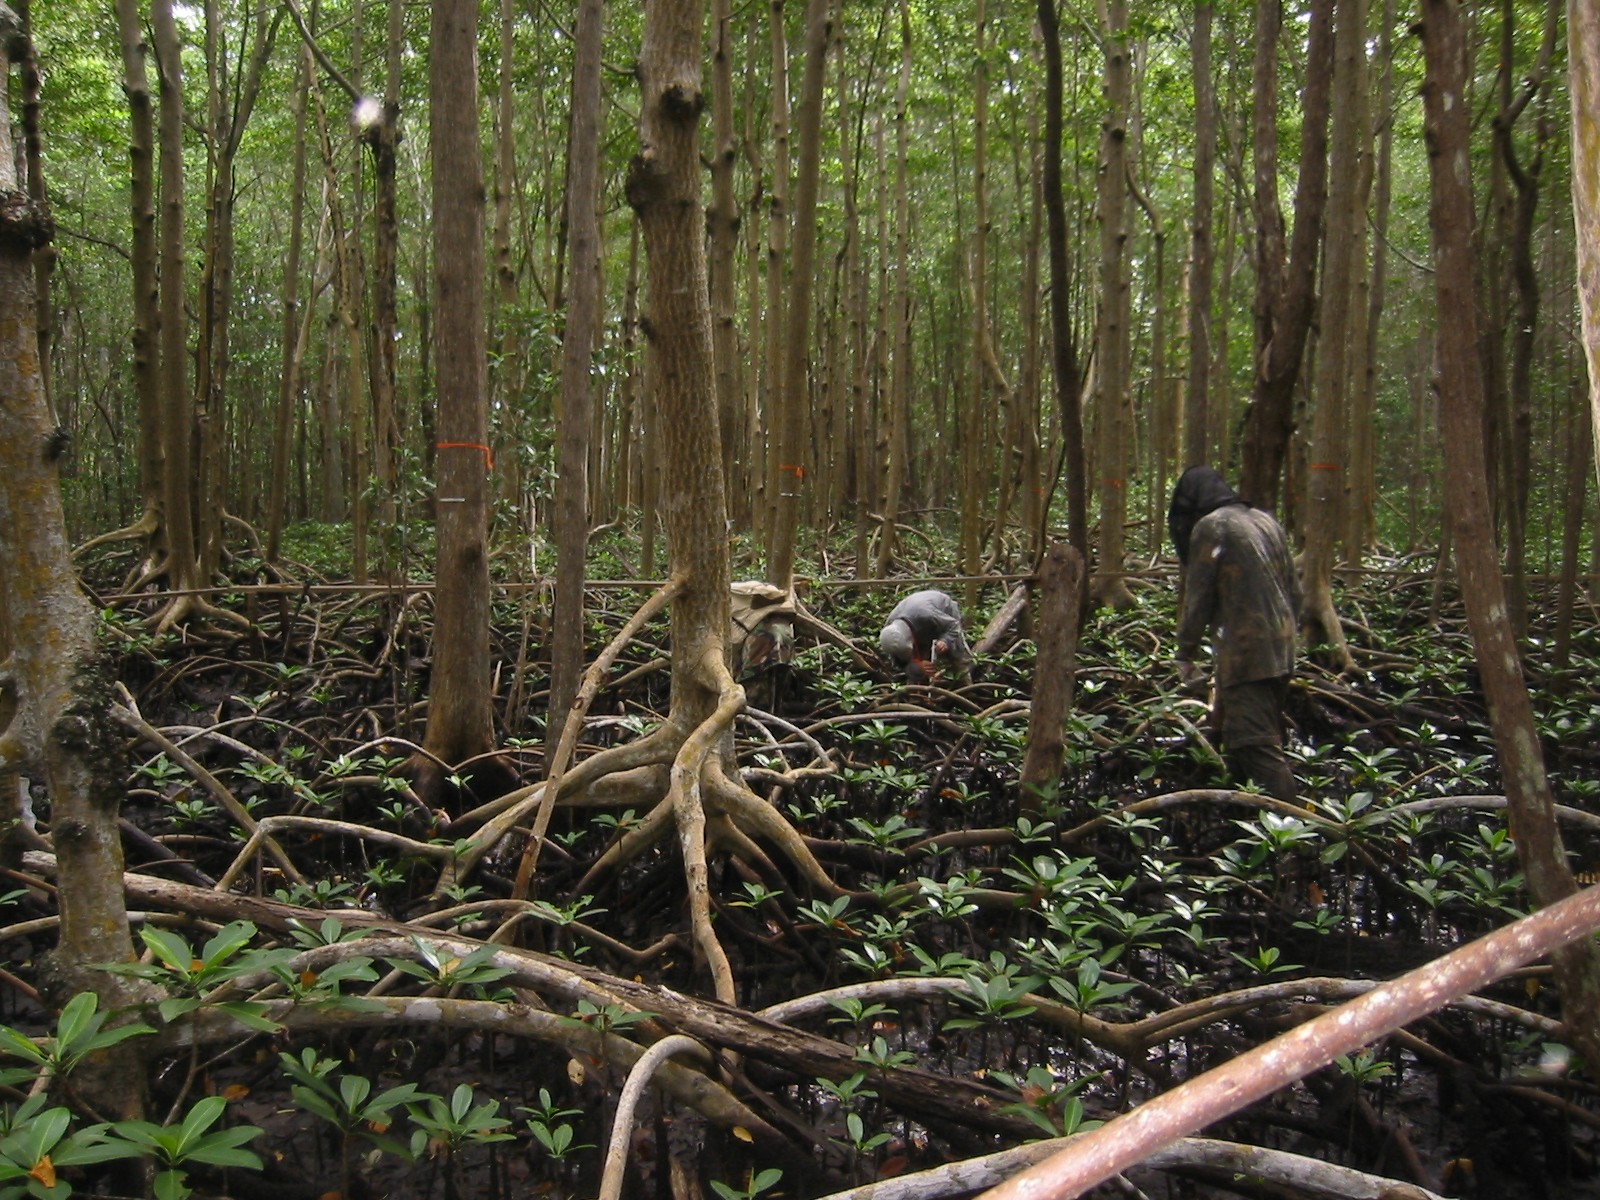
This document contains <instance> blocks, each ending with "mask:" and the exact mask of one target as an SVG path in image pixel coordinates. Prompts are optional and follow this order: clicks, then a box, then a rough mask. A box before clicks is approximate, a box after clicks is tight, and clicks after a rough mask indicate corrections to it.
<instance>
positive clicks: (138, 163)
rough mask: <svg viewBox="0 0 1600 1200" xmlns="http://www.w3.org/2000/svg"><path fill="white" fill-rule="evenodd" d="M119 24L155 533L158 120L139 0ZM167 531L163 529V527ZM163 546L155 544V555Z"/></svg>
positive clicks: (143, 477)
mask: <svg viewBox="0 0 1600 1200" xmlns="http://www.w3.org/2000/svg"><path fill="white" fill-rule="evenodd" d="M117 26H118V29H119V30H120V32H121V35H122V68H123V83H122V90H123V93H124V94H125V95H126V96H127V97H128V115H129V123H130V133H129V138H128V160H129V176H130V187H129V196H130V199H131V201H132V220H133V236H132V244H131V249H130V254H129V258H130V265H131V267H132V275H133V305H132V312H133V320H132V333H131V335H130V340H131V342H132V346H133V382H134V389H135V391H136V392H137V393H138V396H139V486H140V490H141V492H142V493H143V501H144V516H143V518H142V520H141V522H140V523H141V524H142V525H145V526H147V527H148V534H149V535H150V536H152V537H153V536H154V535H155V534H156V533H157V531H158V530H161V526H162V524H163V522H162V521H161V514H162V512H163V511H164V508H165V495H166V482H165V462H166V459H165V454H164V448H163V446H162V441H161V345H160V341H159V338H160V333H161V309H160V294H159V292H158V290H157V289H158V284H157V276H156V256H157V253H158V247H157V239H156V200H155V196H156V191H155V156H156V140H155V119H154V115H153V112H152V104H151V99H150V80H149V72H148V69H147V65H146V56H147V48H146V45H145V41H144V26H143V24H142V23H141V22H140V20H139V5H138V2H137V0H117ZM162 532H164V531H162ZM160 549H161V548H160V547H159V546H156V545H153V544H152V545H151V547H150V550H151V552H152V555H155V554H158V553H159V552H160ZM151 565H154V564H153V561H152V564H151Z"/></svg>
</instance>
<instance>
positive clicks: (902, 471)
mask: <svg viewBox="0 0 1600 1200" xmlns="http://www.w3.org/2000/svg"><path fill="white" fill-rule="evenodd" d="M910 97H911V7H910V3H909V0H900V78H899V82H898V83H897V84H896V85H895V95H894V129H895V134H894V138H895V165H894V172H895V174H894V230H895V234H894V236H895V248H894V296H893V299H892V300H891V302H890V304H889V328H888V329H887V331H886V333H887V335H888V336H887V339H886V340H887V342H888V344H889V353H890V354H891V356H892V358H891V364H892V365H891V368H890V370H891V374H890V380H889V402H888V411H887V412H886V413H885V419H884V421H883V426H882V428H883V431H884V434H885V437H886V442H885V443H884V444H883V452H882V453H881V454H880V456H879V457H880V460H881V461H882V463H883V468H884V470H883V492H882V507H883V523H882V530H881V532H880V533H879V535H878V561H877V568H876V574H877V576H878V577H879V578H880V579H881V578H883V577H885V576H887V575H888V573H889V567H890V564H891V563H892V562H893V561H894V551H895V532H896V529H897V527H898V524H899V520H900V505H901V502H902V500H903V498H904V493H905V489H906V482H907V480H909V479H910V468H911V268H910V256H911V203H910V200H909V198H908V190H907V185H906V158H907V156H908V155H909V154H910V143H911V133H910V129H909V125H910Z"/></svg>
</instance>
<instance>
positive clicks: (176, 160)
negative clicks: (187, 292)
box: [150, 0, 201, 625]
mask: <svg viewBox="0 0 1600 1200" xmlns="http://www.w3.org/2000/svg"><path fill="white" fill-rule="evenodd" d="M150 27H151V30H152V32H153V40H154V43H155V51H156V63H157V69H158V71H159V73H160V76H161V92H160V96H161V101H160V109H159V111H160V120H159V122H158V136H159V143H160V163H161V171H160V174H161V223H160V228H161V234H160V244H161V252H160V258H161V266H160V277H161V284H160V288H161V305H160V307H161V354H160V363H161V374H160V380H161V443H162V453H163V456H164V458H165V467H164V469H163V472H162V480H163V484H164V487H163V494H162V498H163V501H164V507H163V524H164V526H165V534H166V537H165V541H166V552H167V562H166V574H167V582H168V585H169V586H170V587H171V588H173V589H174V590H178V589H184V588H193V587H197V586H198V585H199V584H200V582H201V580H200V577H199V561H198V559H197V558H196V556H195V539H194V517H193V514H192V511H191V509H192V504H193V501H194V489H193V487H192V478H193V475H192V471H193V440H192V438H191V436H190V421H191V420H192V418H193V415H194V413H193V409H194V405H193V403H192V397H191V396H190V394H189V373H188V370H187V367H188V363H189V354H188V345H187V337H186V334H187V333H188V329H189V322H188V314H187V313H186V312H185V311H184V282H183V281H184V259H185V255H184V240H183V65H182V47H181V46H180V44H179V41H178V27H177V23H176V22H175V21H174V19H173V15H172V0H155V2H154V3H153V4H152V5H151V9H150ZM190 607H192V606H191V605H188V604H186V603H185V602H184V601H182V600H179V601H177V602H176V603H174V604H173V605H171V606H169V608H168V610H167V613H166V616H165V617H163V624H164V625H170V624H172V623H174V621H175V620H176V619H178V618H179V617H181V616H182V615H183V614H184V613H186V612H187V611H188V609H189V608H190Z"/></svg>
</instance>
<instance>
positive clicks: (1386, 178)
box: [1345, 0, 1396, 558]
mask: <svg viewBox="0 0 1600 1200" xmlns="http://www.w3.org/2000/svg"><path fill="white" fill-rule="evenodd" d="M1395 7H1396V0H1384V3H1383V16H1382V26H1381V28H1380V29H1379V31H1378V61H1379V62H1380V63H1381V64H1382V70H1383V73H1382V76H1381V77H1380V82H1379V85H1378V103H1377V107H1378V112H1379V113H1380V114H1381V116H1380V117H1379V119H1378V121H1377V122H1376V128H1375V133H1376V135H1377V140H1378V145H1377V163H1376V167H1375V169H1374V174H1373V182H1374V186H1373V192H1374V194H1373V200H1372V270H1371V273H1370V275H1369V280H1370V282H1369V284H1368V291H1367V319H1366V329H1365V332H1366V339H1365V348H1364V350H1363V352H1362V361H1361V375H1360V386H1359V389H1358V392H1357V398H1356V403H1355V405H1354V408H1353V410H1352V413H1351V419H1350V432H1351V437H1352V440H1353V447H1352V453H1351V469H1350V490H1349V494H1348V496H1347V497H1346V500H1347V503H1348V508H1347V510H1346V513H1345V518H1346V519H1345V546H1346V547H1347V548H1348V549H1349V552H1350V554H1351V556H1352V557H1353V558H1359V556H1360V554H1361V553H1362V551H1364V550H1366V549H1367V548H1368V547H1370V546H1372V545H1374V544H1375V543H1376V542H1377V536H1378V529H1377V513H1376V507H1377V498H1378V483H1377V429H1376V424H1377V420H1376V414H1377V406H1378V366H1379V363H1378V355H1379V352H1380V351H1379V338H1378V335H1379V333H1380V332H1381V328H1382V321H1383V304H1384V284H1385V282H1386V280H1387V278H1388V261H1389V259H1388V251H1389V199H1390V194H1391V192H1392V190H1393V186H1392V182H1393V180H1392V177H1393V171H1392V168H1391V160H1392V158H1393V148H1394V118H1393V115H1392V110H1393V106H1394V23H1395Z"/></svg>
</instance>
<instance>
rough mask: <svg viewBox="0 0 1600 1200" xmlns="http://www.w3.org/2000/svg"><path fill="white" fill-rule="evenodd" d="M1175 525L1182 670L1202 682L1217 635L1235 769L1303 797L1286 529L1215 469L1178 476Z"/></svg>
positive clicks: (1220, 720)
mask: <svg viewBox="0 0 1600 1200" xmlns="http://www.w3.org/2000/svg"><path fill="white" fill-rule="evenodd" d="M1167 529H1168V531H1169V532H1170V533H1171V535H1172V544H1173V546H1174V548H1175V549H1176V550H1177V552H1178V562H1179V563H1180V564H1181V565H1182V570H1183V575H1182V589H1181V595H1182V601H1181V606H1180V611H1179V616H1178V654H1177V666H1178V674H1179V677H1180V678H1181V680H1182V681H1183V683H1184V684H1186V685H1190V686H1193V685H1195V684H1196V683H1197V682H1198V681H1199V680H1200V679H1202V678H1203V675H1204V672H1202V671H1201V670H1200V668H1199V667H1197V666H1196V665H1195V658H1196V657H1197V656H1198V654H1199V653H1200V646H1201V643H1202V642H1203V641H1204V640H1205V638H1206V636H1207V634H1209V635H1210V637H1211V647H1212V662H1213V668H1212V675H1213V685H1214V686H1213V697H1212V709H1211V723H1212V726H1213V728H1214V729H1215V730H1216V732H1217V733H1218V734H1219V735H1220V737H1221V739H1222V744H1223V748H1224V751H1225V753H1226V756H1227V760H1228V765H1229V768H1230V769H1231V770H1232V771H1233V773H1234V774H1235V775H1237V776H1240V777H1242V778H1244V779H1248V780H1251V781H1253V782H1254V783H1256V784H1259V785H1260V786H1261V787H1262V788H1263V789H1265V790H1266V791H1267V792H1269V793H1271V794H1272V795H1274V796H1277V797H1279V798H1280V799H1284V800H1293V799H1295V798H1296V797H1297V796H1298V794H1299V789H1298V788H1297V787H1296V785H1295V781H1294V775H1293V773H1292V772H1291V771H1290V770H1289V761H1288V758H1287V757H1286V756H1285V754H1284V751H1283V743H1284V721H1283V707H1284V702H1285V700H1286V699H1287V698H1288V692H1289V677H1290V676H1291V675H1293V674H1294V661H1295V623H1296V621H1297V619H1298V614H1299V611H1300V589H1299V585H1298V582H1297V580H1296V578H1295V571H1294V563H1293V562H1292V561H1291V559H1290V556H1289V544H1288V541H1287V539H1286V538H1285V537H1284V533H1283V527H1282V526H1280V525H1279V524H1278V522H1277V520H1276V519H1275V518H1274V517H1273V515H1272V514H1271V513H1269V512H1267V511H1265V510H1264V509H1259V508H1254V507H1252V506H1251V505H1249V504H1247V503H1246V502H1245V501H1244V500H1243V499H1242V498H1241V497H1240V496H1239V495H1238V493H1236V492H1235V491H1234V490H1233V489H1232V488H1230V487H1229V486H1228V485H1227V483H1226V482H1224V480H1223V478H1222V476H1221V475H1219V474H1218V473H1217V472H1216V471H1215V470H1213V469H1212V468H1211V467H1190V468H1189V469H1188V470H1187V471H1185V472H1184V473H1183V477H1182V478H1180V479H1179V480H1178V484H1177V487H1175V488H1174V489H1173V492H1172V504H1171V506H1170V507H1169V508H1168V510H1167Z"/></svg>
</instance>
